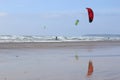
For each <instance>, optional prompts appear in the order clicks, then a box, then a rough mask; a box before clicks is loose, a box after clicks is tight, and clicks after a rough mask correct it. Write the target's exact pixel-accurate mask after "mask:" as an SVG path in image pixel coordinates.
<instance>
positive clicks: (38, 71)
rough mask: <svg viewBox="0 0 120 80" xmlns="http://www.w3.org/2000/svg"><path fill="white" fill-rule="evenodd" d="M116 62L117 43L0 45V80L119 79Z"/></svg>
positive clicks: (119, 45) (119, 48) (119, 49)
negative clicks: (88, 74) (89, 69)
mask: <svg viewBox="0 0 120 80" xmlns="http://www.w3.org/2000/svg"><path fill="white" fill-rule="evenodd" d="M89 60H90V61H91V62H92V64H93V67H94V69H93V70H92V73H90V74H91V75H90V76H89V77H88V76H87V72H88V64H89ZM119 61H120V41H83V42H82V41H81V42H27V43H0V80H120V69H119V68H120V64H119Z"/></svg>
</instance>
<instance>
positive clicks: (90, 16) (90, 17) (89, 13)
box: [86, 8, 94, 23]
mask: <svg viewBox="0 0 120 80" xmlns="http://www.w3.org/2000/svg"><path fill="white" fill-rule="evenodd" d="M86 9H87V11H88V17H89V22H90V23H91V22H92V21H93V18H94V13H93V10H92V9H91V8H86Z"/></svg>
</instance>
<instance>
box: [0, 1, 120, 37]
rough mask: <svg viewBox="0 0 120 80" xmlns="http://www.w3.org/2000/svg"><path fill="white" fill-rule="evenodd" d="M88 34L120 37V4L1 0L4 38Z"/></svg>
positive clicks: (0, 11)
mask: <svg viewBox="0 0 120 80" xmlns="http://www.w3.org/2000/svg"><path fill="white" fill-rule="evenodd" d="M87 7H90V8H92V9H93V11H94V14H95V17H94V20H93V22H92V23H89V21H88V15H87V10H86V8H87ZM76 19H79V24H78V26H75V21H76ZM85 34H120V0H0V35H41V36H44V35H55V36H56V35H58V36H81V35H85Z"/></svg>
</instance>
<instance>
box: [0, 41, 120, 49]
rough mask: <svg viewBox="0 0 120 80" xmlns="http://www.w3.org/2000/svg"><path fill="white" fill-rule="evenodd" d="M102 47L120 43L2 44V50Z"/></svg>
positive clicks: (0, 47) (119, 44) (119, 43)
mask: <svg viewBox="0 0 120 80" xmlns="http://www.w3.org/2000/svg"><path fill="white" fill-rule="evenodd" d="M92 46H95V47H101V46H120V41H70V42H69V41H68V42H1V43H0V49H15V48H16V49H17V48H23V49H24V48H39V49H42V48H45V49H47V48H77V47H78V48H82V47H83V48H84V47H92Z"/></svg>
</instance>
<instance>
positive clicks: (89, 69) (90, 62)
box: [87, 61, 93, 77]
mask: <svg viewBox="0 0 120 80" xmlns="http://www.w3.org/2000/svg"><path fill="white" fill-rule="evenodd" d="M92 73H93V64H92V61H89V63H88V72H87V76H88V77H89V76H91V75H92Z"/></svg>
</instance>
